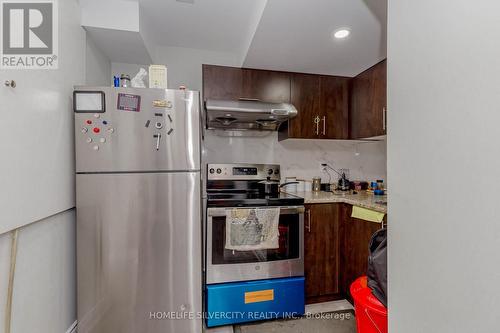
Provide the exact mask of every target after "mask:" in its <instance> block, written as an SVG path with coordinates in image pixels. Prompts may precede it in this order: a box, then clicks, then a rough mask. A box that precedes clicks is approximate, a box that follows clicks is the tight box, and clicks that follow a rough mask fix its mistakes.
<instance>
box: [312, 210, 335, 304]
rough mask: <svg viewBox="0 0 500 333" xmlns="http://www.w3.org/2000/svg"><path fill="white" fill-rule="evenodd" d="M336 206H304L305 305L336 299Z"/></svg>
mask: <svg viewBox="0 0 500 333" xmlns="http://www.w3.org/2000/svg"><path fill="white" fill-rule="evenodd" d="M339 208H340V207H339V205H338V204H316V205H307V206H306V214H305V219H306V220H305V223H304V226H305V230H304V234H305V237H304V240H305V247H304V269H305V279H306V298H307V303H315V302H319V301H326V300H332V299H337V298H338V297H339V295H338V293H339V265H340V262H339Z"/></svg>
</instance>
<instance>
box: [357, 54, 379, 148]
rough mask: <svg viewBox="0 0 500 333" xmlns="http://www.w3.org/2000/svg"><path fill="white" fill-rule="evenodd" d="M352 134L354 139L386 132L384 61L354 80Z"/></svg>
mask: <svg viewBox="0 0 500 333" xmlns="http://www.w3.org/2000/svg"><path fill="white" fill-rule="evenodd" d="M350 100H351V107H350V115H349V116H350V128H351V133H350V136H351V138H353V139H361V138H369V137H373V136H378V135H384V134H386V124H387V117H386V116H387V114H386V111H387V65H386V61H385V60H384V61H382V62H380V63H378V64H376V65H375V66H373V67H371V68H369V69H368V70H366V71H364V72H363V73H361V74H359V75H358V76H356V77H355V78H354V79H353V80H352V86H351V98H350Z"/></svg>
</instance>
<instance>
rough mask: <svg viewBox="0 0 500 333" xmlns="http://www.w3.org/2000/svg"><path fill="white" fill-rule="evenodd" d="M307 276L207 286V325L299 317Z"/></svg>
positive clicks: (303, 309)
mask: <svg viewBox="0 0 500 333" xmlns="http://www.w3.org/2000/svg"><path fill="white" fill-rule="evenodd" d="M304 304H305V302H304V277H293V278H284V279H270V280H259V281H247V282H235V283H221V284H212V285H207V315H206V316H207V326H208V327H213V326H220V325H230V324H236V323H242V322H249V321H259V320H267V319H276V318H283V317H292V316H300V315H303V314H304V311H305V308H304V307H305V305H304Z"/></svg>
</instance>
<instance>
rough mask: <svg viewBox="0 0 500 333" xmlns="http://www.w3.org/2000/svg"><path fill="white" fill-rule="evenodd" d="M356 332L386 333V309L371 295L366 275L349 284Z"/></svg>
mask: <svg viewBox="0 0 500 333" xmlns="http://www.w3.org/2000/svg"><path fill="white" fill-rule="evenodd" d="M351 295H352V298H353V299H354V311H355V312H356V324H357V326H358V333H387V309H386V307H385V306H384V305H383V304H382V303H380V301H379V300H378V299H377V298H376V297H375V296H373V294H372V291H371V289H370V288H369V287H368V284H367V278H366V276H362V277H360V278H358V279H357V280H356V281H354V282H353V283H352V284H351Z"/></svg>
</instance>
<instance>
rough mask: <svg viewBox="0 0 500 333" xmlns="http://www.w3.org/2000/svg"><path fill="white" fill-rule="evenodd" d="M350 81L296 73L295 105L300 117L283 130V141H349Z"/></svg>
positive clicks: (280, 137)
mask: <svg viewBox="0 0 500 333" xmlns="http://www.w3.org/2000/svg"><path fill="white" fill-rule="evenodd" d="M349 80H350V79H349V78H345V77H338V76H326V75H314V74H292V80H291V81H292V85H291V96H290V98H291V99H290V101H291V103H292V104H293V105H294V106H295V107H296V108H297V111H298V112H299V113H298V116H297V117H295V118H293V119H291V120H289V121H288V124H284V126H282V128H281V129H280V134H279V139H280V140H284V139H288V138H299V139H347V138H348V137H349V118H348V117H349Z"/></svg>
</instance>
